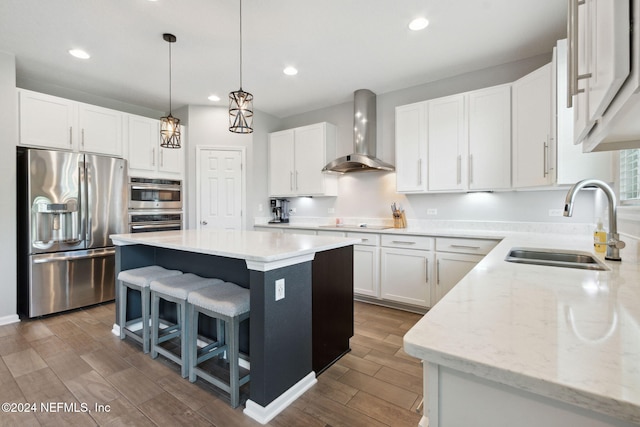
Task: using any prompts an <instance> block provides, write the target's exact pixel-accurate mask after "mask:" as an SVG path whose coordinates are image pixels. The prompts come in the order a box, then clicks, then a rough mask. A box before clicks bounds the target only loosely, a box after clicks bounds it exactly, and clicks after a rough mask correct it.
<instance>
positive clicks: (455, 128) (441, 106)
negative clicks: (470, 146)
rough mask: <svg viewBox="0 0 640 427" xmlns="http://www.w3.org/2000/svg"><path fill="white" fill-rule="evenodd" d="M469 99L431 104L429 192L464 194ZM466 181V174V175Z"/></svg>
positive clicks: (438, 101)
mask: <svg viewBox="0 0 640 427" xmlns="http://www.w3.org/2000/svg"><path fill="white" fill-rule="evenodd" d="M465 110H466V109H465V95H463V94H460V95H453V96H448V97H445V98H438V99H434V100H431V101H429V102H427V147H428V158H429V161H428V168H427V169H428V177H429V178H428V179H429V181H428V182H429V184H428V186H427V187H428V189H429V191H443V190H462V189H464V188H465V187H466V183H463V176H462V161H463V158H464V160H466V157H467V126H466V125H467V116H466V114H465V112H466V111H465ZM464 178H465V180H466V174H465V177H464Z"/></svg>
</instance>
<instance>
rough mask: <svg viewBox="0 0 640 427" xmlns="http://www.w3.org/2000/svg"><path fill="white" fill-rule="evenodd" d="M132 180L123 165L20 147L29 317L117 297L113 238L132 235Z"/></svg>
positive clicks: (23, 277)
mask: <svg viewBox="0 0 640 427" xmlns="http://www.w3.org/2000/svg"><path fill="white" fill-rule="evenodd" d="M126 176H127V163H126V161H125V160H123V159H119V158H114V157H106V156H98V155H93V154H82V153H71V152H64V151H49V150H40V149H27V148H23V147H18V149H17V180H18V188H17V190H18V200H17V202H18V210H17V213H18V224H17V226H18V313H19V314H20V315H21V316H22V317H35V316H42V315H45V314H51V313H57V312H60V311H64V310H69V309H72V308H78V307H84V306H87V305H91V304H96V303H99V302H103V301H109V300H112V299H114V296H115V277H114V272H115V256H114V254H115V249H114V247H113V243H112V241H111V239H110V238H109V235H110V234H116V233H123V232H125V231H126V228H125V227H126V218H127V216H126V215H127V191H126V184H125V179H126Z"/></svg>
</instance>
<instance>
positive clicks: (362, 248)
mask: <svg viewBox="0 0 640 427" xmlns="http://www.w3.org/2000/svg"><path fill="white" fill-rule="evenodd" d="M347 237H355V238H359V239H362V244H360V245H354V246H353V292H354V293H356V294H358V295H366V296H368V297H373V298H380V235H379V234H372V233H356V232H349V233H347Z"/></svg>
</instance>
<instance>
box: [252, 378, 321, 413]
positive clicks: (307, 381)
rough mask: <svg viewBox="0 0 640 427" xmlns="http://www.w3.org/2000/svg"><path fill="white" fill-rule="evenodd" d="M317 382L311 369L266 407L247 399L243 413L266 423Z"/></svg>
mask: <svg viewBox="0 0 640 427" xmlns="http://www.w3.org/2000/svg"><path fill="white" fill-rule="evenodd" d="M317 382H318V380H317V379H316V374H315V372H313V371H311V372H310V373H309V374H308V375H307V376H306V377H304V378H302V379H301V380H300V381H298V382H297V383H296V384H294V385H293V386H292V387H291V388H290V389H289V390H287V391H285V392H284V393H282V394H281V395H280V396H278V397H277V398H276V399H275V400H274V401H273V402H271V403H269V404H268V405H267V406H266V407H263V406H260V405H258V404H257V403H255V402H253V401H251V400H247V403H246V405H245V408H244V411H243V412H244V414H245V415H247V416H249V417H251V418H253V419H254V420H256V421H258V422H259V423H261V424H266V423H268V422H269V421H271V420H272V419H273V418H274V417H275V416H276V415H278V414H279V413H280V412H282V411H283V410H284V409H285V408H286V407H287V406H289V405H290V404H291V403H293V401H294V400H296V399H297V398H298V397H300V396H302V394H303V393H304V392H305V391H307V390H309V389H310V388H311V386H313V385H314V384H315V383H317Z"/></svg>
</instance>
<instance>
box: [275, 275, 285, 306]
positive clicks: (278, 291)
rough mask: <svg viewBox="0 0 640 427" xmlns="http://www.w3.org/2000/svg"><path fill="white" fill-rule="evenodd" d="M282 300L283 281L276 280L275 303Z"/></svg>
mask: <svg viewBox="0 0 640 427" xmlns="http://www.w3.org/2000/svg"><path fill="white" fill-rule="evenodd" d="M281 299H284V279H278V280H276V301H280V300H281Z"/></svg>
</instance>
